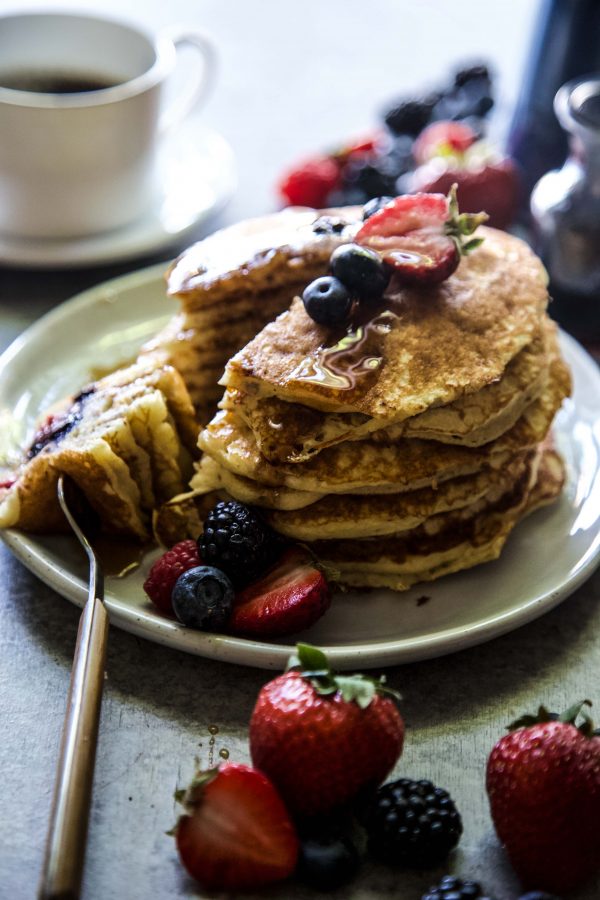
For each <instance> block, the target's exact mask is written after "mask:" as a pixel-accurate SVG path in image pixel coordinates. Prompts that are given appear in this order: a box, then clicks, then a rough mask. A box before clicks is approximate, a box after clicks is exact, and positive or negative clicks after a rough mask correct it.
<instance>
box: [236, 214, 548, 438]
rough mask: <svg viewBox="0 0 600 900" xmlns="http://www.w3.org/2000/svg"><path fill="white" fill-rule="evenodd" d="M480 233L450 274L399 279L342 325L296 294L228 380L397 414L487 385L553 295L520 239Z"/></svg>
mask: <svg viewBox="0 0 600 900" xmlns="http://www.w3.org/2000/svg"><path fill="white" fill-rule="evenodd" d="M481 236H482V237H484V238H485V240H484V242H483V244H482V246H481V247H479V248H478V249H477V250H476V251H475V252H474V253H472V254H471V255H469V256H467V257H463V259H462V260H461V262H460V265H459V266H458V269H457V270H456V272H455V273H454V274H453V275H451V276H450V278H448V279H447V280H446V281H444V282H442V283H441V284H440V285H437V286H434V287H430V288H428V289H424V288H406V287H405V288H399V287H398V286H397V285H396V282H395V281H394V279H392V281H391V282H390V287H389V288H388V291H387V293H386V296H385V308H382V309H381V310H380V311H379V312H378V313H376V314H374V313H373V311H369V310H367V311H366V316H367V319H368V321H367V323H366V324H365V323H359V324H355V325H354V326H353V325H350V326H349V328H348V329H347V330H345V329H344V330H342V332H341V333H338V334H335V333H334V332H333V331H332V330H331V329H329V328H327V327H325V326H323V325H318V324H317V323H316V322H314V321H313V320H312V319H311V318H310V317H309V316H308V315H307V313H306V311H305V309H304V305H303V303H302V301H301V300H300V299H298V298H296V300H294V302H293V303H292V306H291V308H290V309H289V310H288V311H287V312H285V313H283V314H282V315H280V316H279V317H278V318H277V319H276V320H275V322H273V323H271V324H270V325H267V326H266V327H265V328H264V329H263V330H262V332H261V333H260V334H259V335H257V337H256V338H254V340H252V341H250V343H249V344H247V345H246V347H245V348H244V349H243V350H241V351H240V352H239V353H238V354H236V356H234V357H233V359H232V360H230V362H229V363H228V364H227V367H226V370H225V375H224V377H223V379H222V383H223V384H224V385H225V386H227V387H233V388H238V389H240V390H242V391H244V393H247V394H254V395H255V396H261V397H265V396H277V397H280V398H282V399H285V400H288V401H291V402H295V403H302V404H304V405H305V406H311V407H313V408H315V409H321V410H325V411H332V412H344V413H362V414H363V415H367V416H371V417H375V418H384V419H392V420H393V421H399V420H400V419H402V418H408V417H409V416H415V415H418V414H419V413H422V412H424V411H425V410H426V409H428V408H429V407H431V406H433V405H441V404H446V403H451V402H452V401H453V400H456V399H457V398H458V397H460V396H461V395H462V394H465V393H474V392H476V391H479V390H481V389H482V388H483V387H485V386H486V385H488V384H490V382H492V381H494V380H495V379H497V378H500V377H501V376H502V374H503V372H504V369H505V368H506V366H507V365H508V363H509V362H510V360H511V359H513V357H514V356H516V355H517V353H518V352H519V351H520V350H522V349H523V348H524V347H525V346H527V344H529V343H530V342H531V340H532V339H533V338H534V336H535V334H536V332H537V331H538V329H539V326H540V322H541V319H542V316H543V314H544V311H545V308H546V304H547V300H548V294H547V289H546V273H545V270H544V268H543V266H542V264H541V262H540V261H539V259H538V258H537V257H536V256H535V255H534V254H533V253H532V251H531V250H530V249H529V247H528V246H527V245H526V244H525V243H524V242H523V241H521V240H519V239H518V238H515V237H512V236H511V235H508V234H506V233H504V232H501V231H495V230H494V229H490V228H482V229H481Z"/></svg>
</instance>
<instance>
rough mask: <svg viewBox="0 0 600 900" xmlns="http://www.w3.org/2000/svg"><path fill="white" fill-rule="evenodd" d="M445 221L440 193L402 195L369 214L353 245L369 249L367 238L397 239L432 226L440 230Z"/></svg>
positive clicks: (445, 208)
mask: <svg viewBox="0 0 600 900" xmlns="http://www.w3.org/2000/svg"><path fill="white" fill-rule="evenodd" d="M447 218H448V199H447V197H445V196H444V194H403V195H401V196H400V197H396V198H395V199H394V200H393V201H392V202H391V203H388V204H387V206H384V207H383V208H382V209H380V210H378V211H377V212H376V213H373V215H372V216H370V217H369V218H368V219H367V220H366V222H364V224H363V225H362V226H361V228H360V229H359V231H358V233H357V235H356V238H355V240H356V243H357V244H365V245H367V246H371V242H370V240H369V239H370V238H372V237H376V238H380V237H391V236H393V237H398V236H399V235H401V234H406V233H407V232H408V231H415V229H417V228H428V227H430V226H435V225H437V226H438V227H439V228H440V230H441V229H442V227H443V225H444V222H445V221H446V219H447ZM375 249H377V248H375Z"/></svg>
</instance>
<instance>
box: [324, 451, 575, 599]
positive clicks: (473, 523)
mask: <svg viewBox="0 0 600 900" xmlns="http://www.w3.org/2000/svg"><path fill="white" fill-rule="evenodd" d="M563 482H564V467H563V464H562V461H561V459H560V457H559V456H558V455H557V454H556V453H554V452H553V451H551V450H546V451H544V452H543V454H542V456H541V459H540V462H539V466H538V468H537V474H536V478H535V481H534V482H533V484H527V482H525V481H521V482H520V484H519V485H517V486H516V487H515V489H514V491H513V492H512V493H511V494H509V495H507V496H506V497H505V498H503V500H501V501H500V502H499V503H498V504H497V505H496V507H495V508H490V509H488V510H486V511H484V512H482V513H480V514H478V515H476V516H474V517H473V518H472V519H470V520H467V521H463V522H462V523H461V524H460V527H456V523H455V522H454V523H452V524H449V527H448V528H447V529H446V530H445V531H442V532H441V533H437V534H435V535H433V536H429V535H426V534H425V533H424V532H423V531H422V530H421V531H417V532H415V533H413V534H411V535H410V536H409V537H407V538H405V539H399V538H383V539H382V538H378V539H374V540H370V541H320V542H316V543H314V544H312V545H311V546H312V549H313V550H314V552H315V553H316V554H317V555H318V556H319V558H320V559H321V560H322V561H323V562H324V563H325V564H326V565H329V566H331V567H333V568H335V569H337V570H338V572H339V573H340V581H341V583H342V584H345V585H346V586H348V587H363V588H364V587H372V588H381V587H386V588H391V589H393V590H395V591H404V590H407V589H408V588H410V587H412V585H414V584H416V583H418V582H423V581H433V580H435V579H437V578H440V577H442V576H443V575H449V574H451V573H452V572H458V571H460V570H462V569H467V568H471V567H473V566H476V565H480V564H481V563H484V562H489V561H491V560H494V559H497V558H498V556H499V555H500V553H501V551H502V548H503V547H504V544H505V543H506V540H507V538H508V536H509V535H510V533H511V531H512V529H513V528H514V527H515V525H516V524H517V523H518V522H519V520H520V519H521V518H523V517H524V516H525V515H527V514H529V513H530V512H533V511H534V510H535V509H537V508H539V507H540V506H544V505H546V504H548V503H551V502H552V501H553V500H555V499H556V497H557V496H558V495H559V494H560V491H561V490H562V485H563Z"/></svg>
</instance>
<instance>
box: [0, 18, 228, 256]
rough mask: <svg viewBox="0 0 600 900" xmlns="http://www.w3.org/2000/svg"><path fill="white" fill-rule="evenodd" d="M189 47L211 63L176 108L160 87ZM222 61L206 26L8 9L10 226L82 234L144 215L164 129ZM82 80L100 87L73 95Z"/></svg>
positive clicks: (2, 172) (1, 187)
mask: <svg viewBox="0 0 600 900" xmlns="http://www.w3.org/2000/svg"><path fill="white" fill-rule="evenodd" d="M184 44H188V45H191V46H193V47H194V48H195V49H197V50H198V51H199V53H200V55H201V58H202V64H201V66H199V67H198V71H197V72H196V73H195V74H196V77H195V78H194V79H193V84H190V87H189V89H188V90H186V91H185V92H184V93H185V96H180V97H178V98H177V101H176V102H175V104H174V105H173V104H170V105H168V106H167V104H166V101H165V98H164V96H161V95H162V94H163V89H164V87H165V83H166V82H167V79H168V78H169V75H170V74H171V73H172V72H173V70H174V68H175V65H176V61H177V51H178V49H179V47H180V46H182V45H184ZM214 63H215V53H214V48H213V45H212V43H211V42H210V40H209V39H208V38H207V37H206V36H204V35H202V34H200V33H197V32H177V33H174V32H169V33H162V34H159V35H158V36H153V35H151V34H149V33H146V32H145V31H144V30H143V29H142V28H140V27H138V26H137V25H131V24H129V23H125V22H120V21H114V20H111V19H106V18H100V17H93V16H87V15H77V14H70V13H64V14H63V13H25V14H15V15H5V16H0V232H3V233H5V234H6V235H11V236H17V237H21V238H74V237H83V236H86V235H91V234H96V233H99V232H102V231H108V230H111V229H116V228H119V227H121V226H124V225H127V224H129V223H131V222H133V221H135V220H136V219H138V218H140V217H141V216H143V214H144V213H145V212H147V211H148V209H149V208H150V206H151V204H152V202H153V195H154V194H155V189H156V186H155V151H156V148H157V143H158V141H159V139H160V136H161V135H162V134H163V133H164V132H165V131H166V130H168V129H173V128H176V127H177V124H178V123H180V122H181V121H182V119H183V118H184V117H185V116H186V115H187V114H188V113H189V112H190V111H191V110H192V109H193V108H195V107H197V106H198V104H199V103H200V102H201V101H202V100H203V99H204V97H205V96H206V93H207V89H208V88H209V86H210V84H211V81H212V76H213V72H214ZM54 77H56V78H57V79H59V81H58V82H56V81H54V82H53V81H51V78H54ZM76 78H80V79H83V78H88V79H89V80H90V81H91V82H92V83H93V86H98V89H96V90H93V89H86V90H80V91H79V92H72V87H73V79H76ZM36 79H37V80H36ZM61 79H62V81H61ZM67 82H69V83H70V88H71V92H64V89H65V88H66V87H69V85H67ZM57 84H58V89H57ZM101 84H102V85H109V86H103V87H99V85H101ZM2 85H10V86H2ZM24 86H25V87H26V89H23V88H24ZM48 86H50V87H51V88H52V87H54V91H52V90H50V91H49V90H48V89H47V88H48ZM32 87H33V88H38V89H37V90H35V89H33V90H32V89H31V88H32ZM40 88H42V89H41V90H40Z"/></svg>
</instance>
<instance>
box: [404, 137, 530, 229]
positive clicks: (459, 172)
mask: <svg viewBox="0 0 600 900" xmlns="http://www.w3.org/2000/svg"><path fill="white" fill-rule="evenodd" d="M474 149H475V148H474ZM453 184H456V185H457V186H458V196H459V198H460V206H461V209H462V210H464V211H465V212H468V213H473V212H475V211H476V210H478V209H482V208H483V209H485V210H486V212H487V214H488V215H489V224H490V225H492V226H493V227H494V228H508V226H509V225H510V223H511V222H512V220H513V219H514V217H515V214H516V212H517V208H518V201H519V192H520V185H519V177H518V174H517V170H516V167H515V164H514V163H513V162H512V160H511V159H508V158H507V157H505V158H504V159H490V160H489V161H487V162H482V161H477V162H476V161H474V160H473V161H471V158H470V157H469V155H467V157H465V162H464V163H463V164H460V165H459V164H458V163H457V162H456V161H455V160H452V161H450V160H447V161H445V163H444V164H443V165H442V166H441V167H440V166H439V165H438V161H437V160H434V161H433V162H431V163H429V164H427V165H425V166H420V167H419V168H418V169H415V171H414V172H413V175H412V179H411V185H412V187H413V188H414V189H415V190H418V191H447V190H449V188H450V187H451V186H452V185H453Z"/></svg>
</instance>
